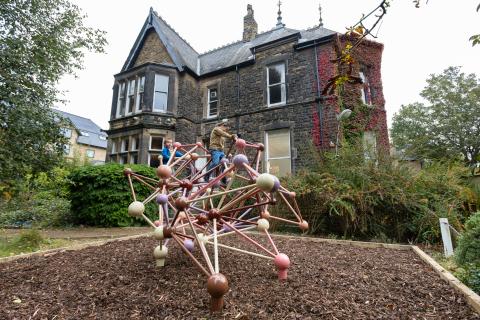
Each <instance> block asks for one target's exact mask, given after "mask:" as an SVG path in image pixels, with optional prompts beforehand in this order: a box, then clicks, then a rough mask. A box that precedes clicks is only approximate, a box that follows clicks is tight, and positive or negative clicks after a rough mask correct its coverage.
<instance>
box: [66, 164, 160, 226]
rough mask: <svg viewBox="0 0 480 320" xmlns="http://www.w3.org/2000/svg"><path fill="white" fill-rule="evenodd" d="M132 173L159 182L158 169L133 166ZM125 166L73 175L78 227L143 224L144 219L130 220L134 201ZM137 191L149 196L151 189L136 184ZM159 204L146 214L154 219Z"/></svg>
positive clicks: (83, 170) (91, 168) (108, 166)
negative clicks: (131, 205)
mask: <svg viewBox="0 0 480 320" xmlns="http://www.w3.org/2000/svg"><path fill="white" fill-rule="evenodd" d="M128 167H131V168H132V170H133V171H134V172H136V173H138V174H141V175H143V176H147V177H150V178H153V179H156V175H155V170H154V169H153V168H150V167H147V166H144V165H129V166H128ZM123 169H124V166H123V165H120V164H115V163H109V164H105V165H102V166H87V167H80V168H76V169H74V170H73V171H72V173H71V174H70V176H69V179H70V181H71V184H70V199H71V204H72V212H73V219H74V222H75V223H76V224H85V225H92V226H105V227H116V226H120V227H125V226H131V225H140V224H141V223H143V220H141V219H135V218H133V217H130V216H129V215H128V213H127V208H128V206H129V204H130V203H131V202H132V201H133V200H132V195H131V192H130V187H129V185H128V180H127V178H126V177H125V176H124V174H123ZM135 192H136V193H137V195H138V196H139V197H142V196H147V195H148V194H150V193H151V190H150V189H148V188H147V187H146V186H144V185H142V184H140V183H135ZM153 212H158V211H156V208H155V205H154V204H153V203H152V204H149V205H147V206H146V215H147V216H150V218H154V217H153Z"/></svg>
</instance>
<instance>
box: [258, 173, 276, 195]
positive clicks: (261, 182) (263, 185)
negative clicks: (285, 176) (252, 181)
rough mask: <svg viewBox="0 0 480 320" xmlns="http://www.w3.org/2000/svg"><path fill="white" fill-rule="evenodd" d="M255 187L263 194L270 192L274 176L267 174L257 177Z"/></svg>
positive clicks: (273, 184) (273, 183)
mask: <svg viewBox="0 0 480 320" xmlns="http://www.w3.org/2000/svg"><path fill="white" fill-rule="evenodd" d="M256 185H257V187H258V189H260V190H262V191H264V192H270V191H272V189H273V187H274V186H275V176H273V175H271V174H269V173H262V174H261V175H259V176H258V177H257V181H256Z"/></svg>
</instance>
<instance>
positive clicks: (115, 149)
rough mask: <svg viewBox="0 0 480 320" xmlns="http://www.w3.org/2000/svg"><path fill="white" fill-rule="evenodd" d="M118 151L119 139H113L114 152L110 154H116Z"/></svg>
mask: <svg viewBox="0 0 480 320" xmlns="http://www.w3.org/2000/svg"><path fill="white" fill-rule="evenodd" d="M116 153H117V140H112V152H110V154H116Z"/></svg>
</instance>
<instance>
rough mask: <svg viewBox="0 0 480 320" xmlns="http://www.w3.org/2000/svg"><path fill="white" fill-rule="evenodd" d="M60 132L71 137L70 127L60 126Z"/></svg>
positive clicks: (66, 136)
mask: <svg viewBox="0 0 480 320" xmlns="http://www.w3.org/2000/svg"><path fill="white" fill-rule="evenodd" d="M61 130H62V134H63V136H64V137H65V138H69V139H70V138H71V137H72V129H70V128H62V129H61Z"/></svg>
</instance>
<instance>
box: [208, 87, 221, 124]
mask: <svg viewBox="0 0 480 320" xmlns="http://www.w3.org/2000/svg"><path fill="white" fill-rule="evenodd" d="M212 90H215V91H216V92H217V97H216V98H217V100H213V101H212V100H210V92H211V91H212ZM207 94H208V98H207V99H208V102H207V119H213V118H217V117H218V107H219V104H220V99H219V98H218V87H215V88H209V89H208V90H207ZM215 101H216V102H217V113H216V114H214V115H211V114H210V103H212V102H215Z"/></svg>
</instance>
